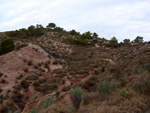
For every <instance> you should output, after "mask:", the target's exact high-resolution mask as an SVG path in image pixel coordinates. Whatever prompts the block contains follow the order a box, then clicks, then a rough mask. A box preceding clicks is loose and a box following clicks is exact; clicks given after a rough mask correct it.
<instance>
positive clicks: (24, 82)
mask: <svg viewBox="0 0 150 113" xmlns="http://www.w3.org/2000/svg"><path fill="white" fill-rule="evenodd" d="M21 86H22V87H23V88H24V89H27V88H28V87H29V83H28V82H27V81H26V80H22V81H21Z"/></svg>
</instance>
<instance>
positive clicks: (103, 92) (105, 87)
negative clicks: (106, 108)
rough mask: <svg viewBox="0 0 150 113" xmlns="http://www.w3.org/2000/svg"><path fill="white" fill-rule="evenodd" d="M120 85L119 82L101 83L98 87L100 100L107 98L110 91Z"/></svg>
mask: <svg viewBox="0 0 150 113" xmlns="http://www.w3.org/2000/svg"><path fill="white" fill-rule="evenodd" d="M117 85H120V83H119V82H109V81H100V82H99V85H98V87H97V91H98V92H99V95H100V99H102V98H105V97H106V96H107V95H108V93H109V90H110V89H111V88H113V87H114V86H117Z"/></svg>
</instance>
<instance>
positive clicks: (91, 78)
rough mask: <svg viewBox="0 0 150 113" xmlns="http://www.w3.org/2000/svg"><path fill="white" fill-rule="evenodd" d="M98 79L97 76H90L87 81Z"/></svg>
mask: <svg viewBox="0 0 150 113" xmlns="http://www.w3.org/2000/svg"><path fill="white" fill-rule="evenodd" d="M97 79H98V77H97V76H92V77H90V78H89V80H93V81H97Z"/></svg>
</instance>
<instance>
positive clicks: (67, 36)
mask: <svg viewBox="0 0 150 113" xmlns="http://www.w3.org/2000/svg"><path fill="white" fill-rule="evenodd" d="M38 30H39V29H38ZM22 31H23V30H22ZM22 31H21V32H20V31H17V33H18V32H20V33H18V34H17V35H16V34H15V33H16V32H13V31H11V32H4V33H1V34H0V39H1V41H2V40H3V38H4V39H5V38H7V37H11V38H12V39H13V40H14V42H15V46H16V47H15V49H14V50H13V51H11V52H9V53H7V54H2V55H1V56H0V113H1V112H2V113H8V112H13V113H19V112H21V113H73V112H77V113H126V112H129V113H132V112H137V113H146V112H147V113H148V112H150V109H149V108H150V43H149V42H138V43H135V42H130V43H128V44H118V45H117V46H116V45H115V46H111V44H110V43H109V42H110V41H109V40H106V39H104V38H98V37H97V36H96V35H93V36H92V35H91V34H90V35H89V33H88V32H87V33H85V34H82V35H81V34H79V33H77V32H73V33H72V32H67V31H65V30H61V31H60V28H59V30H58V29H46V28H42V31H40V32H41V33H40V35H39V34H38V35H37V34H35V35H33V36H32V35H31V34H29V33H28V32H29V31H27V30H26V31H25V32H26V33H27V34H25V35H23V34H21V33H24V31H23V32H22ZM38 33H39V31H38ZM20 34H21V35H20ZM108 84H110V86H105V85H108ZM103 85H104V86H103ZM76 87H80V88H82V92H83V93H84V96H83V98H82V102H81V104H80V107H79V109H78V110H77V111H75V108H74V107H73V104H72V101H71V99H70V92H71V89H73V88H76ZM98 87H99V88H98ZM100 88H101V89H100ZM103 88H104V90H103ZM107 88H108V89H107ZM102 93H103V94H104V95H103V96H102ZM49 102H50V104H49Z"/></svg>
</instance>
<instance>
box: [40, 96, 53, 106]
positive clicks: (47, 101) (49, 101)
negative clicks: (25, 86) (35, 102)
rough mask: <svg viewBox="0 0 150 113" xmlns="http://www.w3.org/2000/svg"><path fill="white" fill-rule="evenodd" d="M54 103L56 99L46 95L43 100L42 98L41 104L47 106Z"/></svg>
mask: <svg viewBox="0 0 150 113" xmlns="http://www.w3.org/2000/svg"><path fill="white" fill-rule="evenodd" d="M53 103H55V101H54V99H53V98H52V97H51V96H49V97H46V98H44V99H43V100H41V102H40V104H39V105H40V106H43V107H45V108H46V107H48V106H50V105H51V104H53Z"/></svg>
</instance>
